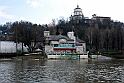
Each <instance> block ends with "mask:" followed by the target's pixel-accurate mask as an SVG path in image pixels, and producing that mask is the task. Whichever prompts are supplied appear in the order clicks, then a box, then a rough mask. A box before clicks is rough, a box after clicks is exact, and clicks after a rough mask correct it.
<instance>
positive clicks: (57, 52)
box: [44, 31, 88, 59]
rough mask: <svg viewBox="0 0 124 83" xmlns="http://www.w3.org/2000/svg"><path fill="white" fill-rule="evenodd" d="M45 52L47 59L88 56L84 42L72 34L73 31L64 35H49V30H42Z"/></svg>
mask: <svg viewBox="0 0 124 83" xmlns="http://www.w3.org/2000/svg"><path fill="white" fill-rule="evenodd" d="M44 39H45V49H44V51H45V54H46V56H47V58H48V59H57V58H59V59H61V58H67V59H79V58H88V53H87V52H86V43H85V42H84V41H83V40H80V39H79V38H76V37H75V36H74V32H73V31H72V32H68V33H67V36H64V35H61V34H60V35H50V31H44Z"/></svg>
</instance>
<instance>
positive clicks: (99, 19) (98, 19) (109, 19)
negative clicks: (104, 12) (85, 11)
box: [91, 14, 111, 23]
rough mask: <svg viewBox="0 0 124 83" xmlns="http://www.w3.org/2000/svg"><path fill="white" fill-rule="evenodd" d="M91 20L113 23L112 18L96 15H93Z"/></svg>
mask: <svg viewBox="0 0 124 83" xmlns="http://www.w3.org/2000/svg"><path fill="white" fill-rule="evenodd" d="M91 19H92V20H94V21H100V22H101V23H103V21H111V17H103V16H96V14H93V15H92V18H91Z"/></svg>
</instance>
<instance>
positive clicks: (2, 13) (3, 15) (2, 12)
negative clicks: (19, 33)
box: [0, 6, 16, 19]
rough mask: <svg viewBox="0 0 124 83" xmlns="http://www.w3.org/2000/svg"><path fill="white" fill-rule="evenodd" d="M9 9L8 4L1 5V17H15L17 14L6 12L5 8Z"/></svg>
mask: <svg viewBox="0 0 124 83" xmlns="http://www.w3.org/2000/svg"><path fill="white" fill-rule="evenodd" d="M7 9H8V7H7V6H0V17H2V18H7V19H14V18H15V17H16V16H14V15H11V14H7V13H6V12H4V10H7Z"/></svg>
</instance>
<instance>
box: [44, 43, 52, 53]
mask: <svg viewBox="0 0 124 83" xmlns="http://www.w3.org/2000/svg"><path fill="white" fill-rule="evenodd" d="M51 52H53V47H52V46H49V45H45V53H46V54H50V53H51Z"/></svg>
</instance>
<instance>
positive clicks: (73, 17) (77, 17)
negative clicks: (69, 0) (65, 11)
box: [70, 5, 84, 23]
mask: <svg viewBox="0 0 124 83" xmlns="http://www.w3.org/2000/svg"><path fill="white" fill-rule="evenodd" d="M82 19H84V15H83V13H82V9H81V8H79V5H77V8H75V9H74V15H71V17H70V21H73V22H75V23H79V22H82Z"/></svg>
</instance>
